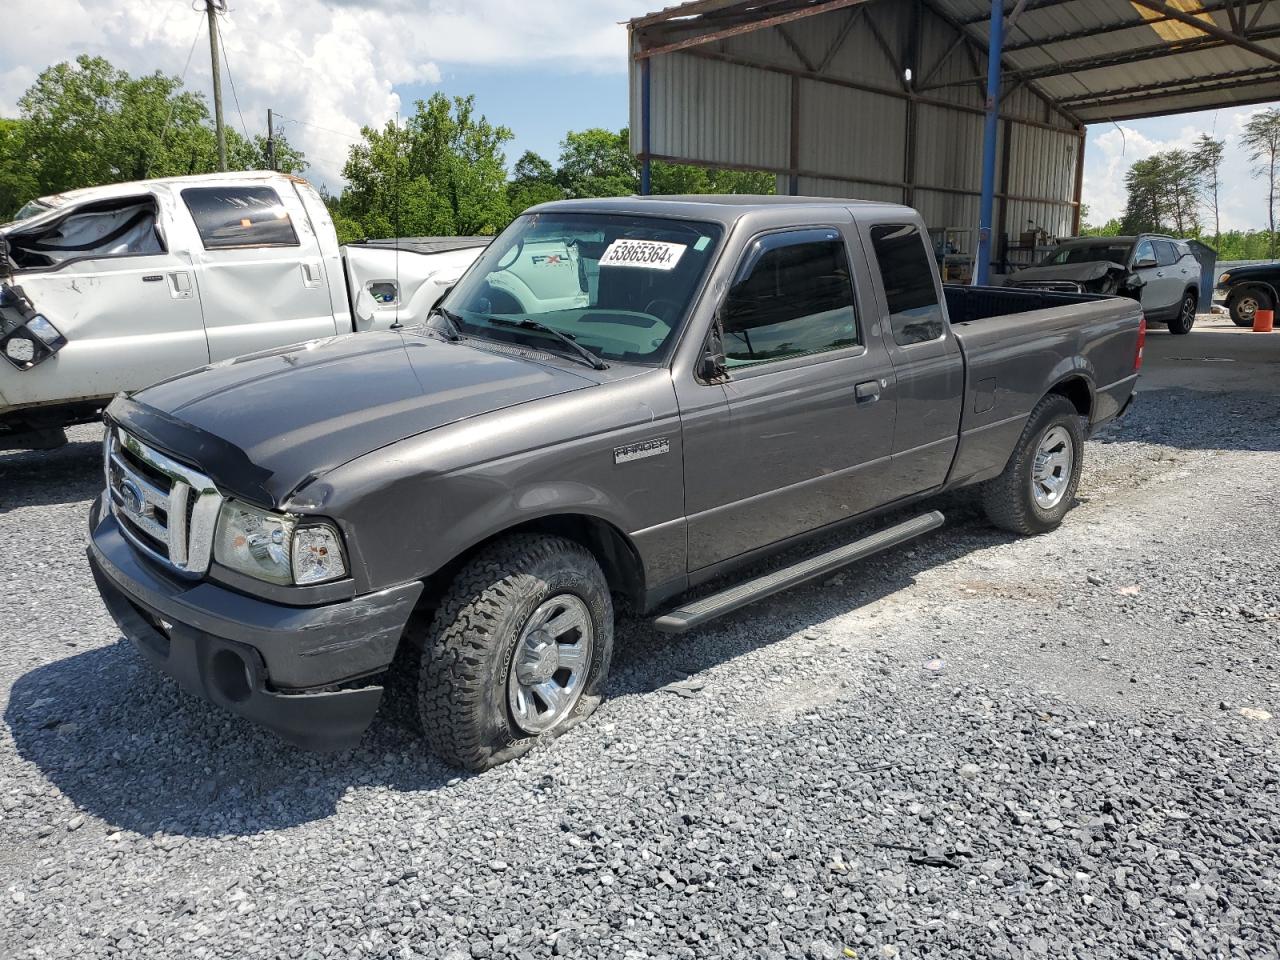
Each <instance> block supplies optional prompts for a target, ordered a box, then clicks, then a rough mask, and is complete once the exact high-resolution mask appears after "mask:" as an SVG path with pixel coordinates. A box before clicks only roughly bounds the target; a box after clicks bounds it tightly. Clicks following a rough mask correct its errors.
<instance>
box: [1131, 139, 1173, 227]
mask: <svg viewBox="0 0 1280 960" xmlns="http://www.w3.org/2000/svg"><path fill="white" fill-rule="evenodd" d="M1163 177H1164V170H1163V169H1162V167H1161V164H1160V159H1159V157H1158V156H1153V157H1147V158H1146V159H1145V160H1139V161H1137V162H1136V163H1134V164H1133V166H1131V167H1130V168H1129V172H1128V173H1126V174H1125V178H1124V185H1125V189H1126V190H1127V191H1128V197H1127V199H1126V201H1125V208H1124V217H1123V218H1121V223H1122V225H1123V227H1124V231H1125V233H1147V232H1151V231H1159V230H1162V229H1164V223H1165V220H1166V218H1167V217H1168V210H1167V206H1166V203H1165V185H1164V183H1163Z"/></svg>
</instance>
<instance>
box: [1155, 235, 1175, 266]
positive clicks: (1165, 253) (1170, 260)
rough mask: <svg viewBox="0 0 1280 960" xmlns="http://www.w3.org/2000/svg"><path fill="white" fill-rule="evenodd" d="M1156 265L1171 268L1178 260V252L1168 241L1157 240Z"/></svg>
mask: <svg viewBox="0 0 1280 960" xmlns="http://www.w3.org/2000/svg"><path fill="white" fill-rule="evenodd" d="M1155 244H1156V263H1157V264H1158V265H1159V266H1162V267H1172V266H1173V265H1174V264H1175V263H1177V262H1178V260H1179V254H1178V251H1177V250H1176V249H1175V248H1174V246H1173V244H1172V243H1170V242H1169V241H1168V240H1157V241H1155Z"/></svg>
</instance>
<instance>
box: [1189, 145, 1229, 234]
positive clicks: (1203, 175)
mask: <svg viewBox="0 0 1280 960" xmlns="http://www.w3.org/2000/svg"><path fill="white" fill-rule="evenodd" d="M1226 149H1227V144H1226V141H1225V140H1216V139H1214V138H1213V137H1212V136H1210V135H1209V134H1207V133H1202V134H1200V136H1198V137H1197V138H1196V142H1195V147H1194V148H1193V154H1194V157H1195V164H1196V167H1197V168H1198V169H1199V171H1200V191H1201V196H1202V200H1203V202H1204V205H1205V206H1206V207H1207V208H1208V209H1209V210H1211V211H1212V212H1213V239H1214V243H1217V242H1218V240H1219V239H1220V238H1221V237H1222V218H1221V216H1220V214H1219V207H1218V191H1219V188H1220V186H1221V183H1220V181H1219V175H1220V173H1221V171H1222V159H1223V157H1224V155H1225V154H1226Z"/></svg>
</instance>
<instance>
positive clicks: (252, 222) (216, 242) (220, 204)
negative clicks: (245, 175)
mask: <svg viewBox="0 0 1280 960" xmlns="http://www.w3.org/2000/svg"><path fill="white" fill-rule="evenodd" d="M182 199H183V201H184V202H185V203H186V205H187V209H188V210H190V211H191V217H192V219H194V220H195V222H196V229H197V230H198V231H200V242H201V243H203V244H204V248H205V249H206V250H218V249H222V248H226V247H296V246H298V235H297V234H296V233H294V231H293V221H292V220H290V219H289V213H288V211H287V210H285V208H284V205H283V204H281V203H280V197H279V195H278V194H277V193H276V192H275V191H274V190H273V189H271V188H270V187H240V186H226V187H192V188H190V189H187V190H183V191H182Z"/></svg>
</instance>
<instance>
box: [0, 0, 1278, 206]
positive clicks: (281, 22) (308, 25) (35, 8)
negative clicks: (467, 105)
mask: <svg viewBox="0 0 1280 960" xmlns="http://www.w3.org/2000/svg"><path fill="white" fill-rule="evenodd" d="M671 2H673V0H557V2H556V3H537V2H531V0H228V8H229V9H228V13H227V15H226V16H225V17H223V18H222V19H221V21H220V24H221V28H220V29H221V32H222V35H223V44H224V46H225V49H226V62H227V67H228V68H229V69H228V71H226V72H224V78H223V84H224V112H225V115H226V118H227V122H228V123H229V124H232V125H234V126H235V127H236V128H237V129H244V130H247V132H249V133H261V132H265V129H266V111H267V108H268V107H271V108H273V109H274V110H275V111H276V113H277V115H278V116H280V117H281V118H282V119H281V120H280V124H281V126H282V127H283V129H284V130H285V132H286V133H287V135H288V137H289V139H290V141H291V142H292V143H294V144H295V145H298V146H300V147H301V148H302V149H303V150H304V151H305V152H306V154H307V157H308V159H309V160H310V161H311V164H312V168H311V169H310V170H309V171H308V175H309V176H311V177H312V178H313V179H316V180H319V181H321V182H324V183H326V184H327V185H328V186H330V188H331V189H335V190H336V189H338V188H340V185H341V177H340V170H341V167H342V162H343V159H344V158H345V156H346V152H347V149H348V147H349V146H350V145H351V143H352V142H353V141H354V140H355V139H356V138H357V137H358V135H359V130H360V127H361V125H363V124H374V125H380V124H382V123H384V122H385V121H386V120H388V119H390V118H393V117H395V116H396V114H397V112H407V111H410V110H412V105H413V101H414V100H416V99H418V98H425V97H427V96H429V95H430V94H431V93H432V92H434V91H436V90H440V91H443V92H444V93H446V94H449V95H453V94H468V93H470V94H475V95H476V103H477V107H478V109H479V111H480V112H481V113H483V114H485V115H486V116H487V117H488V118H489V120H490V121H492V122H494V123H501V124H505V125H506V126H508V127H510V128H511V130H512V132H513V133H514V134H515V140H514V141H513V142H512V143H511V144H509V146H508V150H507V157H508V161H509V162H511V163H514V162H515V160H516V159H517V158H518V157H519V156H520V154H521V153H523V152H524V151H525V150H526V149H530V150H535V151H537V152H538V153H541V154H542V155H543V156H545V157H547V158H548V159H552V160H554V159H555V157H556V155H557V154H558V152H559V142H560V140H561V138H562V137H563V136H564V134H565V132H566V131H568V130H581V129H584V128H587V127H593V126H603V127H609V128H615V129H616V128H621V127H623V126H625V125H626V123H627V73H626V68H627V38H626V30H625V28H624V27H623V26H622V25H621V24H622V23H623V22H624V21H626V20H627V19H629V18H631V17H634V16H637V15H640V14H643V13H646V12H648V11H650V10H653V9H659V8H661V7H663V6H666V5H668V4H669V3H671ZM5 7H6V13H5V18H4V19H5V25H6V27H7V28H8V29H5V30H0V116H12V115H14V114H15V113H16V110H17V107H16V104H17V100H18V98H19V97H20V96H21V94H22V92H23V90H25V89H26V88H27V87H28V86H29V85H30V84H31V82H32V81H33V80H34V79H35V77H36V75H37V74H38V73H39V72H40V71H41V70H42V69H44V68H45V67H47V66H48V65H50V64H52V63H56V62H58V61H60V60H66V59H71V58H74V57H75V56H77V55H79V54H81V53H89V54H97V55H101V56H105V57H106V58H107V59H109V60H110V61H111V62H112V63H114V64H116V65H117V66H119V67H122V68H124V69H126V70H128V71H129V72H131V73H134V74H139V73H147V72H151V71H154V70H161V71H163V72H165V73H168V74H176V75H184V74H185V78H186V82H187V85H188V86H189V87H190V88H192V89H196V90H201V91H206V92H207V91H209V90H210V89H211V79H210V70H209V47H208V37H207V34H206V33H205V27H204V22H205V18H204V15H203V14H202V13H199V12H196V11H194V10H193V9H192V0H128V2H126V3H122V4H104V3H102V2H101V0H95V2H90V0H5ZM227 73H229V79H230V83H229V82H228V77H227ZM233 86H234V90H233V89H232V87H233ZM237 101H238V104H237ZM1257 109H1261V108H1257V107H1254V108H1241V109H1237V110H1222V111H1217V112H1210V113H1201V114H1187V115H1183V116H1177V117H1167V118H1162V119H1155V120H1144V121H1131V122H1126V123H1124V124H1122V125H1121V126H1114V125H1099V126H1094V127H1091V128H1090V129H1089V136H1088V142H1087V152H1086V158H1085V193H1084V199H1085V202H1086V203H1087V204H1088V206H1089V210H1090V219H1091V220H1092V221H1094V222H1103V221H1105V220H1107V219H1109V218H1110V217H1113V216H1119V215H1120V213H1121V212H1123V208H1124V173H1125V171H1126V170H1127V169H1128V167H1129V165H1130V164H1131V163H1133V162H1134V161H1135V160H1139V159H1142V158H1143V157H1147V156H1150V155H1151V154H1152V153H1155V152H1157V151H1159V150H1165V149H1169V148H1171V147H1174V146H1185V145H1188V144H1189V143H1190V142H1191V141H1192V140H1194V138H1195V137H1196V136H1197V135H1198V134H1199V133H1201V132H1202V131H1211V132H1213V131H1216V133H1217V135H1218V136H1222V137H1226V138H1227V139H1228V141H1229V146H1228V150H1227V160H1226V163H1225V164H1224V167H1223V177H1222V179H1223V182H1224V185H1225V190H1224V193H1223V196H1222V201H1221V203H1222V221H1223V228H1224V229H1230V228H1249V227H1254V228H1256V227H1262V226H1264V225H1265V220H1266V216H1265V210H1264V207H1265V204H1262V205H1260V204H1259V203H1258V198H1259V197H1260V190H1261V187H1260V184H1259V182H1258V181H1256V180H1254V179H1252V178H1251V176H1250V169H1249V163H1248V161H1247V159H1246V158H1245V157H1244V155H1243V154H1242V152H1241V151H1240V150H1239V149H1238V147H1237V146H1236V144H1237V142H1238V137H1239V131H1240V128H1241V126H1242V124H1243V123H1244V121H1245V120H1246V119H1247V118H1248V116H1249V114H1250V113H1252V112H1253V111H1254V110H1257Z"/></svg>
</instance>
